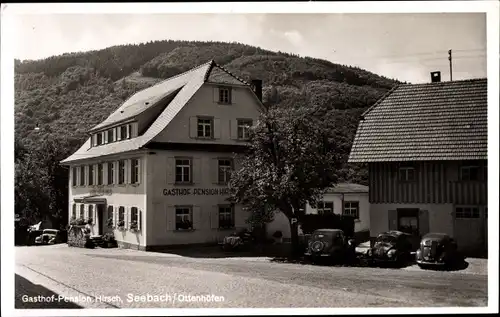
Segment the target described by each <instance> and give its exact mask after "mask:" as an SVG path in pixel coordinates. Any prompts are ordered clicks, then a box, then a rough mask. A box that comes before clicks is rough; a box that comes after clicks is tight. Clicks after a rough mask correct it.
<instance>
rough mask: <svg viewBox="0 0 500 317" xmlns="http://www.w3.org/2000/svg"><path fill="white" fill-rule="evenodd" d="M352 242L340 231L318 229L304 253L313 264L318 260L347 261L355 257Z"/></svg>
mask: <svg viewBox="0 0 500 317" xmlns="http://www.w3.org/2000/svg"><path fill="white" fill-rule="evenodd" d="M355 250H356V246H355V245H354V240H352V239H349V238H348V237H346V236H345V234H344V232H343V231H342V230H340V229H318V230H316V231H314V232H313V233H312V235H311V237H310V239H309V243H308V247H307V251H306V253H305V255H306V256H308V257H309V258H310V259H311V260H312V261H313V262H316V261H318V260H319V259H330V260H340V261H347V260H351V259H353V258H354V257H355Z"/></svg>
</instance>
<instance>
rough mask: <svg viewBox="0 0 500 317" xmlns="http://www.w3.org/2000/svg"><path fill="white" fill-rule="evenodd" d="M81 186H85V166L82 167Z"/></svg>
mask: <svg viewBox="0 0 500 317" xmlns="http://www.w3.org/2000/svg"><path fill="white" fill-rule="evenodd" d="M80 186H85V166H80Z"/></svg>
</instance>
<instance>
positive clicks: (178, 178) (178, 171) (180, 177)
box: [175, 159, 191, 183]
mask: <svg viewBox="0 0 500 317" xmlns="http://www.w3.org/2000/svg"><path fill="white" fill-rule="evenodd" d="M175 182H176V183H190V182H191V160H190V159H176V160H175Z"/></svg>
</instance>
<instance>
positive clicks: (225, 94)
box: [219, 87, 231, 104]
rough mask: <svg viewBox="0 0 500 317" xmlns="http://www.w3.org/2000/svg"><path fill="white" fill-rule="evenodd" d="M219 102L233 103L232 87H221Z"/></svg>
mask: <svg viewBox="0 0 500 317" xmlns="http://www.w3.org/2000/svg"><path fill="white" fill-rule="evenodd" d="M219 103H223V104H230V103H231V89H230V88H228V87H220V88H219Z"/></svg>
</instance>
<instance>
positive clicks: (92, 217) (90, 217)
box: [88, 205, 94, 223]
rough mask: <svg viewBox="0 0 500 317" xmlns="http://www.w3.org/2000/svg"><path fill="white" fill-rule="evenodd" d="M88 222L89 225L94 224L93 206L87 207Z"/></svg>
mask: <svg viewBox="0 0 500 317" xmlns="http://www.w3.org/2000/svg"><path fill="white" fill-rule="evenodd" d="M88 221H89V223H94V206H93V205H89V216H88Z"/></svg>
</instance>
